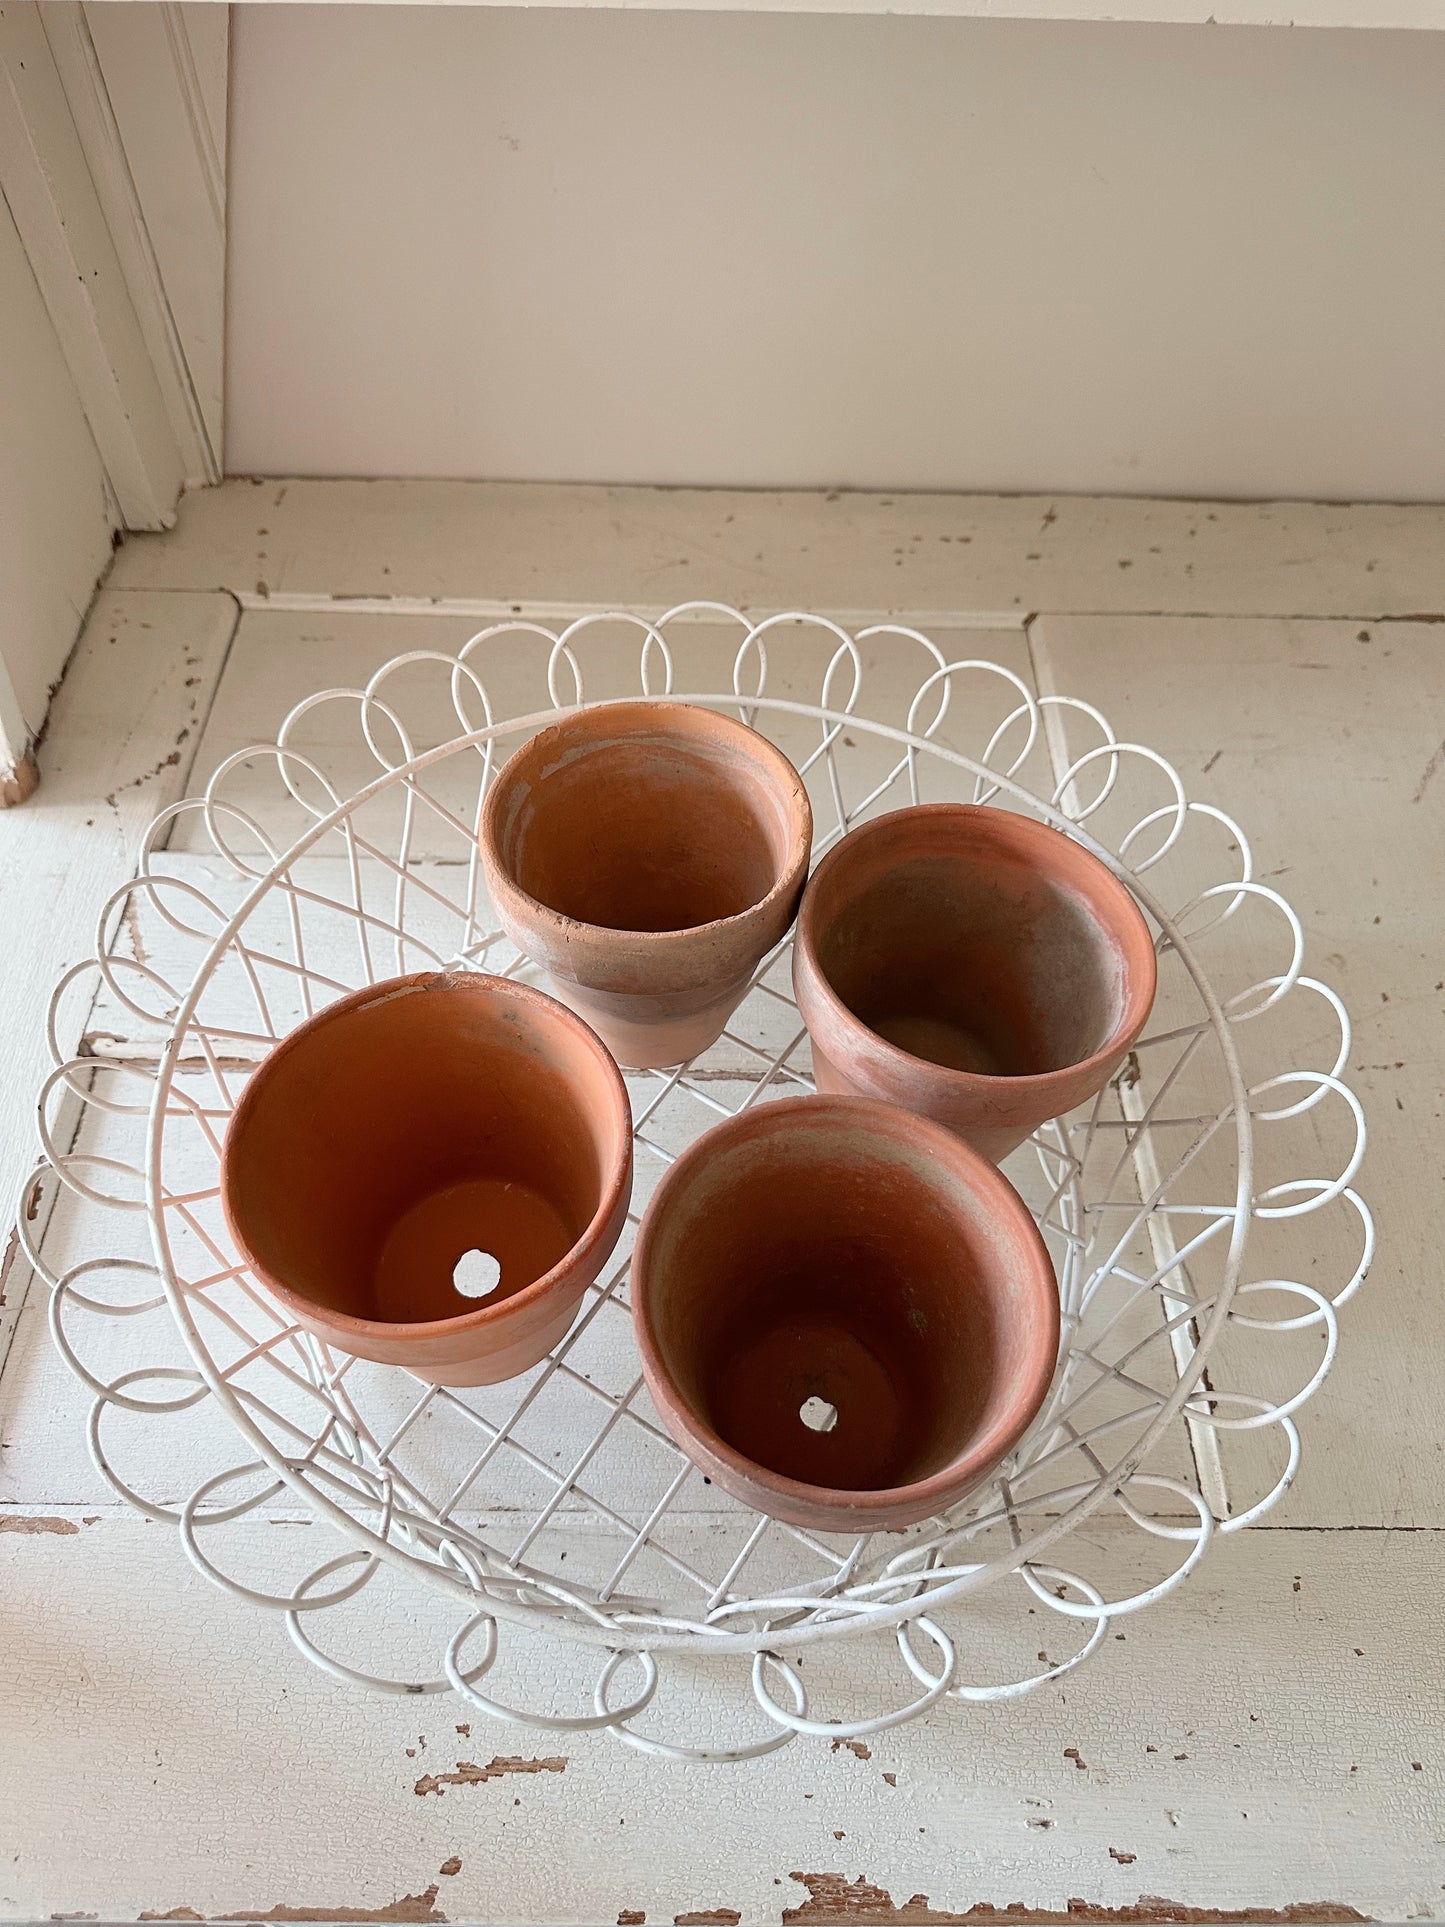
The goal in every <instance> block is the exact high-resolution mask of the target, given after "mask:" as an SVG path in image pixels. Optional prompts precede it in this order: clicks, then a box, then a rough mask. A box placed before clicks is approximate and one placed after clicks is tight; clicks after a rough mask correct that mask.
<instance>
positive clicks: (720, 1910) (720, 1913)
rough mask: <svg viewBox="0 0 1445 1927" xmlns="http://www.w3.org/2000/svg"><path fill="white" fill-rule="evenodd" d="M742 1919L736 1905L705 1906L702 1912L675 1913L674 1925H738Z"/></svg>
mask: <svg viewBox="0 0 1445 1927" xmlns="http://www.w3.org/2000/svg"><path fill="white" fill-rule="evenodd" d="M741 1919H742V1915H741V1914H740V1913H739V1912H738V1910H737V1908H736V1907H705V1908H703V1910H702V1911H701V1913H696V1914H674V1915H673V1917H672V1927H737V1924H738V1922H739V1921H740V1920H741Z"/></svg>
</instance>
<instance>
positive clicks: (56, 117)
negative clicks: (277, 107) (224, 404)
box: [0, 0, 228, 529]
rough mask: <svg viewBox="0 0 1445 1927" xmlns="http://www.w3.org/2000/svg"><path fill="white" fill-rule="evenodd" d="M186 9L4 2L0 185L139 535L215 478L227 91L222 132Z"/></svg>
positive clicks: (111, 477) (77, 1)
mask: <svg viewBox="0 0 1445 1927" xmlns="http://www.w3.org/2000/svg"><path fill="white" fill-rule="evenodd" d="M96 11H98V13H99V15H102V16H104V17H103V18H99V19H95V20H93V19H92V13H93V12H96ZM190 11H191V10H190V9H189V8H187V7H182V6H178V5H176V4H174V0H135V3H134V4H130V5H125V6H102V7H100V8H99V9H98V10H94V9H90V8H87V7H86V6H85V5H84V4H82V0H44V4H43V5H37V4H35V0H4V3H3V4H0V192H3V194H4V198H5V200H6V201H7V202H8V204H9V207H10V211H11V214H12V216H13V218H14V221H15V225H16V228H17V229H18V231H19V234H20V238H21V243H22V245H23V246H24V249H25V252H26V255H27V257H28V259H29V261H30V264H31V268H32V270H33V271H34V274H35V278H36V281H37V283H38V285H39V287H40V290H41V294H42V296H43V297H44V300H45V305H46V308H47V310H48V312H49V314H50V318H51V322H52V325H53V326H54V329H55V334H56V338H57V340H58V341H59V343H60V346H61V350H62V352H63V354H64V356H65V360H66V365H67V366H68V368H69V370H70V374H71V379H72V381H73V382H74V385H75V390H76V394H77V396H78V398H79V401H80V405H81V408H82V410H83V412H84V414H85V418H86V421H87V423H88V424H89V426H90V430H91V433H92V435H93V436H94V438H95V443H96V447H97V449H98V450H99V452H100V457H101V461H102V463H103V464H104V467H105V471H106V476H107V479H108V481H109V484H110V487H111V489H112V491H113V492H114V495H115V499H116V501H117V503H118V505H119V508H120V513H121V519H122V522H123V524H124V526H125V527H126V528H128V529H163V528H169V527H170V526H171V524H172V523H173V522H174V521H175V515H176V504H177V501H178V499H179V497H180V494H181V491H182V489H183V488H186V487H188V486H197V485H204V484H206V483H208V482H214V481H218V480H219V479H220V475H221V428H222V422H221V408H220V366H221V362H220V357H221V326H222V316H223V312H224V300H225V179H224V142H225V136H224V82H222V86H221V89H220V96H221V97H220V113H221V116H222V119H221V125H220V127H219V129H218V128H217V125H216V100H215V92H216V90H215V88H214V87H213V88H212V89H211V98H209V99H208V98H207V93H206V89H205V88H204V87H203V85H202V81H201V78H200V73H199V70H198V65H197V61H196V57H195V48H194V45H193V43H192V40H191V29H190V25H189V23H188V20H187V18H186V16H187V15H188V13H189V12H190ZM204 11H205V12H206V14H207V15H209V16H210V20H211V23H212V27H211V31H212V33H213V35H214V31H215V28H216V26H217V25H219V28H220V32H221V34H222V36H224V33H225V28H226V24H227V20H228V10H220V9H217V8H215V7H213V6H211V5H207V6H205V8H204ZM93 29H94V30H93ZM213 51H214V42H213ZM220 51H221V60H222V72H223V73H224V38H222V41H221V43H220ZM162 198H164V201H165V205H164V206H161V205H160V202H161V200H162ZM161 216H164V217H165V218H164V219H162V218H160V217H161Z"/></svg>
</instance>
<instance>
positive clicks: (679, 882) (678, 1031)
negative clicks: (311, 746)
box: [481, 702, 813, 1069]
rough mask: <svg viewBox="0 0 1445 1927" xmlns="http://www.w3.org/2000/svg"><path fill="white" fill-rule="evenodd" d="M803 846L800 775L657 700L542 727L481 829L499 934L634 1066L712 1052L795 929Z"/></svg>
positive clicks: (510, 770)
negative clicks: (757, 974)
mask: <svg viewBox="0 0 1445 1927" xmlns="http://www.w3.org/2000/svg"><path fill="white" fill-rule="evenodd" d="M812 834H813V817H812V811H811V809H810V808H809V805H808V797H807V792H806V791H805V789H804V787H803V781H802V778H801V777H800V776H799V775H798V772H797V771H796V770H795V769H794V768H793V766H792V764H791V763H790V762H789V761H788V759H787V757H786V756H784V755H783V753H782V751H781V750H779V749H775V748H774V746H773V745H772V744H771V743H770V742H769V741H768V740H767V738H766V737H765V736H761V735H759V734H758V732H757V731H756V730H753V729H749V728H748V727H747V726H746V725H745V724H743V723H739V722H735V721H733V720H732V719H731V718H730V717H727V716H720V715H717V714H716V713H714V712H713V711H712V710H709V709H702V708H699V707H696V706H694V705H691V704H687V703H661V702H620V703H600V704H594V705H593V706H592V707H591V708H588V709H583V710H579V711H578V712H577V713H576V714H575V715H572V716H568V717H566V718H564V719H563V720H562V721H561V722H558V723H554V724H553V725H552V726H551V727H550V728H548V729H544V730H542V731H540V732H539V734H537V735H536V736H534V737H533V738H532V739H531V741H530V742H527V743H524V744H523V746H522V747H521V749H519V750H518V751H517V753H516V754H515V755H514V756H513V757H512V758H511V759H510V761H509V762H508V763H507V764H506V766H505V768H503V770H502V771H501V773H500V775H499V776H498V777H497V779H496V781H495V782H494V783H493V785H492V787H491V790H490V791H489V793H488V796H487V800H486V805H485V808H484V810H483V815H482V832H481V835H482V859H483V867H484V869H485V872H486V879H487V887H488V889H489V891H490V892H491V897H492V903H493V906H494V907H495V909H496V913H497V917H498V919H499V921H500V923H501V925H502V928H503V929H504V930H505V931H506V933H507V935H508V936H509V937H510V938H511V939H512V941H513V942H514V943H515V944H516V945H517V947H518V949H519V950H522V951H524V952H525V953H526V954H527V955H528V956H529V957H531V958H533V959H534V961H536V962H537V963H540V964H541V965H542V966H543V968H544V969H545V970H546V971H547V973H548V975H549V977H550V978H551V981H552V986H553V988H554V989H555V991H556V994H557V995H558V996H559V997H560V998H562V1000H563V1001H564V1002H565V1003H567V1004H569V1005H570V1006H571V1007H572V1009H573V1010H575V1011H578V1012H579V1013H580V1014H581V1015H582V1016H583V1017H585V1018H586V1019H587V1021H588V1023H589V1024H591V1025H592V1026H593V1027H594V1028H595V1029H596V1031H597V1032H598V1034H599V1035H600V1036H601V1037H602V1039H603V1040H604V1042H605V1043H606V1044H607V1045H608V1046H609V1048H610V1049H611V1051H612V1052H613V1054H614V1056H615V1057H616V1058H617V1060H618V1062H619V1063H622V1064H628V1065H632V1066H634V1067H636V1068H639V1069H646V1068H648V1067H659V1066H662V1065H669V1064H680V1063H684V1062H686V1061H687V1060H688V1059H689V1058H692V1057H695V1056H696V1055H697V1054H698V1052H699V1051H703V1050H706V1049H707V1047H708V1045H709V1044H711V1043H713V1042H715V1040H716V1039H717V1037H718V1036H719V1034H720V1033H721V1031H722V1029H723V1026H724V1025H725V1024H726V1023H727V1020H728V1018H729V1017H730V1016H731V1015H732V1013H733V1011H734V1010H735V1009H736V1007H737V1005H738V1003H739V1002H740V1001H741V999H742V997H743V994H744V992H745V991H746V989H747V986H748V981H749V979H750V978H751V976H752V973H753V971H754V970H755V969H756V968H757V966H758V964H759V963H760V962H761V960H762V958H763V957H764V956H765V955H766V954H767V952H768V951H769V950H770V949H772V947H773V945H774V944H775V943H777V942H778V940H779V939H780V938H781V937H782V936H783V935H784V933H785V932H786V931H787V929H788V926H789V925H790V924H791V923H792V921H793V916H794V914H795V912H796V910H797V906H798V897H799V893H800V892H801V890H802V887H803V881H804V878H805V877H806V876H807V873H808V852H809V847H810V845H811V842H812Z"/></svg>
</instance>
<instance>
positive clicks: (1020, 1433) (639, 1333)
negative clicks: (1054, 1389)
mask: <svg viewBox="0 0 1445 1927" xmlns="http://www.w3.org/2000/svg"><path fill="white" fill-rule="evenodd" d="M808 1117H814V1118H817V1119H819V1120H820V1122H821V1121H823V1120H824V1119H825V1118H826V1117H832V1118H839V1117H846V1118H848V1119H849V1120H850V1122H851V1123H853V1124H854V1126H855V1127H856V1126H857V1125H858V1124H862V1125H864V1126H865V1127H867V1128H869V1129H870V1130H871V1131H873V1132H874V1133H876V1134H877V1135H878V1136H879V1137H883V1138H887V1139H888V1140H889V1141H890V1142H892V1143H895V1144H898V1143H909V1142H910V1141H911V1143H912V1145H913V1147H914V1148H918V1140H920V1139H921V1140H923V1148H925V1149H926V1150H927V1151H928V1152H929V1153H931V1154H932V1155H933V1156H934V1157H936V1158H937V1159H938V1160H939V1161H940V1162H944V1163H947V1164H950V1165H951V1166H952V1167H953V1169H954V1172H955V1174H956V1175H957V1176H959V1177H961V1178H962V1179H963V1181H964V1182H965V1184H966V1185H967V1186H968V1187H969V1189H970V1190H971V1191H973V1192H974V1193H975V1195H978V1196H981V1197H982V1198H983V1200H984V1201H985V1202H986V1203H990V1204H991V1205H992V1207H993V1209H992V1211H991V1212H990V1218H991V1220H997V1219H1000V1218H1002V1219H1004V1220H1007V1221H1010V1222H1011V1223H1012V1224H1013V1225H1014V1227H1015V1229H1016V1231H1017V1233H1018V1235H1019V1243H1020V1248H1021V1250H1022V1251H1023V1252H1025V1253H1027V1254H1028V1256H1029V1257H1030V1258H1031V1259H1032V1264H1031V1266H1030V1268H1029V1271H1030V1279H1031V1282H1032V1284H1033V1285H1034V1286H1035V1287H1036V1290H1035V1292H1034V1294H1033V1296H1034V1298H1035V1299H1036V1300H1037V1301H1038V1302H1037V1303H1036V1304H1031V1306H1030V1312H1031V1313H1037V1314H1038V1315H1039V1317H1040V1326H1041V1330H1042V1342H1040V1343H1039V1345H1038V1347H1037V1351H1036V1355H1035V1357H1034V1359H1033V1361H1032V1362H1033V1370H1032V1372H1031V1373H1030V1374H1029V1376H1028V1377H1027V1379H1026V1380H1022V1381H1021V1384H1022V1385H1023V1388H1024V1389H1023V1392H1022V1394H1021V1395H1020V1396H1018V1397H1016V1398H1015V1399H1014V1400H1013V1401H1012V1405H1011V1408H1010V1413H1009V1414H1007V1415H1006V1418H1005V1420H1004V1421H1003V1422H996V1423H995V1424H994V1426H993V1427H992V1429H991V1430H989V1431H988V1432H986V1433H984V1434H983V1435H982V1437H981V1438H979V1439H977V1440H975V1441H974V1442H973V1443H972V1444H971V1445H970V1447H969V1448H968V1450H967V1451H966V1452H965V1453H963V1454H962V1455H961V1456H960V1457H959V1458H956V1459H954V1460H953V1461H952V1462H951V1463H950V1464H948V1465H946V1466H944V1467H943V1468H942V1469H941V1470H939V1471H937V1472H932V1473H930V1474H929V1475H928V1477H927V1478H925V1479H915V1480H913V1481H912V1482H910V1483H909V1484H907V1485H893V1486H874V1487H862V1488H855V1487H849V1486H828V1485H813V1484H811V1483H809V1482H808V1481H807V1480H804V1479H791V1478H788V1477H787V1476H786V1475H785V1474H783V1473H781V1472H774V1471H772V1470H771V1469H770V1468H769V1467H767V1466H765V1465H761V1464H760V1463H759V1462H758V1461H757V1460H756V1459H750V1458H748V1457H747V1456H746V1455H745V1454H744V1453H742V1452H739V1451H738V1450H737V1449H736V1448H735V1447H734V1446H731V1445H729V1444H728V1443H727V1441H726V1440H725V1439H723V1438H721V1437H720V1436H719V1435H718V1433H717V1432H716V1431H714V1430H713V1428H712V1427H711V1426H710V1425H708V1424H707V1423H706V1422H705V1421H704V1420H702V1419H701V1418H699V1417H698V1415H697V1414H696V1413H695V1412H694V1411H693V1408H692V1407H691V1405H690V1404H688V1403H687V1401H686V1400H685V1399H684V1398H683V1396H682V1394H681V1392H680V1391H679V1390H678V1389H677V1385H676V1381H675V1380H674V1378H673V1375H672V1373H671V1372H670V1371H669V1369H668V1367H667V1364H666V1362H665V1360H664V1359H663V1356H662V1353H661V1350H660V1349H659V1347H658V1344H657V1341H656V1338H655V1335H654V1332H653V1327H652V1315H651V1303H650V1295H649V1292H648V1290H647V1288H646V1285H645V1283H644V1282H643V1281H644V1280H645V1279H646V1277H647V1273H648V1268H649V1265H650V1262H651V1257H652V1252H651V1247H652V1244H653V1241H654V1240H655V1238H656V1236H657V1230H656V1221H657V1217H658V1214H659V1209H660V1208H665V1206H666V1203H667V1200H668V1197H669V1195H670V1194H671V1193H673V1192H674V1191H676V1190H677V1189H678V1187H679V1186H680V1185H682V1184H684V1183H686V1182H687V1181H688V1180H689V1179H690V1178H691V1177H692V1175H693V1174H694V1173H695V1171H696V1170H697V1169H698V1167H699V1166H700V1165H701V1164H703V1163H704V1162H706V1160H707V1159H708V1157H709V1156H711V1155H712V1154H713V1153H714V1152H715V1151H716V1149H717V1148H718V1147H717V1140H718V1138H719V1137H720V1136H742V1135H744V1134H746V1133H752V1132H756V1131H760V1130H761V1131H765V1132H766V1131H772V1130H776V1129H781V1128H784V1127H785V1126H786V1125H787V1124H788V1123H789V1122H790V1121H796V1120H798V1119H800V1118H803V1119H806V1118H808ZM630 1277H631V1281H632V1291H631V1299H632V1323H633V1331H634V1333H635V1335H636V1339H637V1349H638V1352H639V1353H640V1355H641V1358H642V1368H643V1373H644V1375H645V1377H646V1379H647V1384H648V1389H649V1390H650V1391H651V1392H652V1394H653V1397H654V1400H655V1401H656V1403H657V1404H658V1405H659V1407H660V1408H661V1410H662V1414H663V1417H664V1420H665V1422H666V1423H667V1424H668V1428H669V1430H670V1429H671V1426H672V1424H674V1423H675V1424H677V1425H678V1427H679V1428H680V1429H681V1430H682V1431H683V1432H684V1433H685V1434H686V1435H687V1437H688V1438H689V1439H690V1440H692V1441H693V1442H694V1443H695V1444H696V1445H697V1446H698V1447H699V1448H700V1449H701V1450H702V1451H703V1452H705V1453H707V1454H708V1455H709V1456H710V1457H711V1458H713V1459H715V1460H716V1461H717V1462H718V1464H719V1465H721V1466H725V1467H726V1468H727V1469H728V1470H729V1471H732V1472H734V1473H736V1474H737V1475H738V1477H739V1478H741V1479H744V1480H746V1481H747V1482H748V1483H749V1484H751V1485H753V1486H755V1487H757V1488H758V1489H759V1490H761V1491H764V1492H767V1493H770V1494H772V1495H774V1496H775V1497H776V1498H777V1499H779V1500H780V1501H782V1502H784V1503H786V1504H789V1505H791V1506H792V1507H794V1508H800V1509H806V1508H814V1509H817V1510H832V1511H834V1512H836V1513H837V1514H838V1515H839V1518H840V1524H839V1525H838V1527H837V1528H836V1529H837V1530H840V1531H852V1530H855V1529H861V1528H867V1529H869V1530H872V1529H874V1528H872V1527H871V1526H869V1523H868V1522H869V1520H870V1518H871V1517H872V1516H873V1515H874V1514H891V1513H896V1512H902V1511H906V1512H911V1513H912V1515H913V1516H914V1517H915V1518H927V1517H929V1516H931V1515H932V1514H933V1513H935V1512H942V1511H944V1510H946V1509H947V1507H948V1506H949V1505H951V1504H953V1503H954V1502H955V1501H957V1500H958V1499H960V1498H963V1497H965V1496H966V1495H967V1494H968V1492H969V1491H970V1490H972V1489H973V1488H974V1487H975V1486H976V1485H977V1484H978V1483H979V1481H980V1480H981V1479H982V1478H984V1477H986V1476H987V1474H988V1472H989V1471H991V1470H992V1469H993V1468H994V1467H995V1466H997V1465H998V1464H999V1463H1000V1461H1001V1460H1003V1459H1004V1458H1006V1457H1007V1456H1008V1454H1009V1453H1010V1452H1011V1451H1012V1450H1013V1449H1014V1447H1015V1446H1016V1445H1017V1444H1018V1443H1019V1441H1020V1440H1021V1439H1022V1438H1023V1437H1024V1436H1025V1435H1026V1434H1027V1432H1028V1430H1029V1427H1030V1426H1031V1425H1032V1424H1033V1423H1034V1421H1035V1419H1036V1418H1037V1417H1038V1415H1039V1412H1040V1411H1041V1410H1042V1408H1043V1404H1044V1401H1045V1399H1046V1398H1047V1397H1048V1395H1049V1388H1050V1386H1051V1385H1052V1384H1053V1380H1054V1374H1055V1371H1056V1370H1057V1368H1058V1354H1059V1333H1060V1331H1061V1329H1062V1322H1063V1313H1062V1307H1061V1304H1060V1301H1059V1284H1058V1278H1057V1275H1056V1274H1055V1271H1054V1266H1053V1261H1052V1259H1051V1258H1050V1257H1049V1253H1048V1248H1047V1246H1046V1245H1045V1244H1044V1240H1043V1234H1042V1233H1041V1232H1040V1230H1039V1228H1038V1224H1037V1222H1036V1221H1035V1219H1034V1215H1033V1213H1032V1212H1031V1211H1030V1210H1029V1208H1028V1206H1027V1205H1026V1204H1025V1203H1024V1201H1023V1199H1022V1198H1021V1197H1020V1196H1019V1194H1018V1192H1017V1191H1016V1190H1015V1189H1014V1187H1013V1185H1012V1184H1010V1183H1009V1181H1008V1179H1007V1178H1006V1177H1005V1176H1004V1174H1003V1173H1002V1171H1000V1170H999V1168H998V1166H997V1165H995V1164H992V1163H990V1162H989V1160H988V1159H987V1158H986V1157H984V1156H983V1155H982V1153H981V1152H978V1151H975V1150H974V1149H973V1148H972V1146H971V1145H968V1144H965V1143H964V1142H963V1140H962V1139H961V1138H959V1137H957V1136H956V1135H955V1134H954V1133H953V1132H952V1131H950V1130H949V1129H948V1128H947V1127H946V1126H945V1125H942V1124H936V1123H934V1121H933V1120H932V1119H931V1118H925V1117H920V1116H918V1115H917V1114H916V1113H915V1112H911V1111H906V1110H904V1109H903V1107H902V1106H901V1105H897V1104H889V1103H886V1102H885V1101H884V1100H883V1099H881V1098H872V1097H842V1096H837V1097H834V1096H824V1097H812V1096H800V1097H785V1098H777V1099H774V1100H772V1101H771V1102H768V1103H765V1104H763V1105H761V1106H759V1107H757V1108H755V1109H751V1110H747V1111H739V1112H736V1113H735V1114H734V1115H733V1116H732V1117H731V1118H728V1119H726V1120H724V1122H722V1123H721V1124H715V1125H714V1126H713V1127H712V1129H711V1130H708V1131H705V1132H703V1134H702V1135H701V1136H700V1137H697V1138H694V1140H693V1141H692V1143H691V1144H690V1145H689V1146H688V1147H687V1149H686V1150H685V1151H684V1152H682V1153H681V1155H680V1156H679V1157H678V1158H677V1160H676V1161H675V1162H674V1163H673V1164H672V1165H670V1166H669V1168H668V1169H667V1171H666V1172H665V1173H664V1174H663V1177H662V1181H661V1183H659V1185H658V1186H657V1189H656V1190H655V1191H654V1192H653V1194H652V1198H651V1200H650V1202H649V1203H648V1206H647V1210H646V1211H645V1212H644V1213H643V1217H642V1223H641V1224H640V1226H639V1227H638V1232H637V1238H636V1241H635V1243H634V1245H633V1248H632V1260H631V1268H630ZM659 1394H661V1396H659ZM689 1456H691V1455H690V1454H689ZM935 1500H936V1501H937V1503H936V1504H935V1503H934V1501H935ZM759 1509H765V1508H759ZM779 1516H781V1515H779ZM820 1529H824V1530H832V1529H834V1528H831V1527H830V1528H820Z"/></svg>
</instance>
